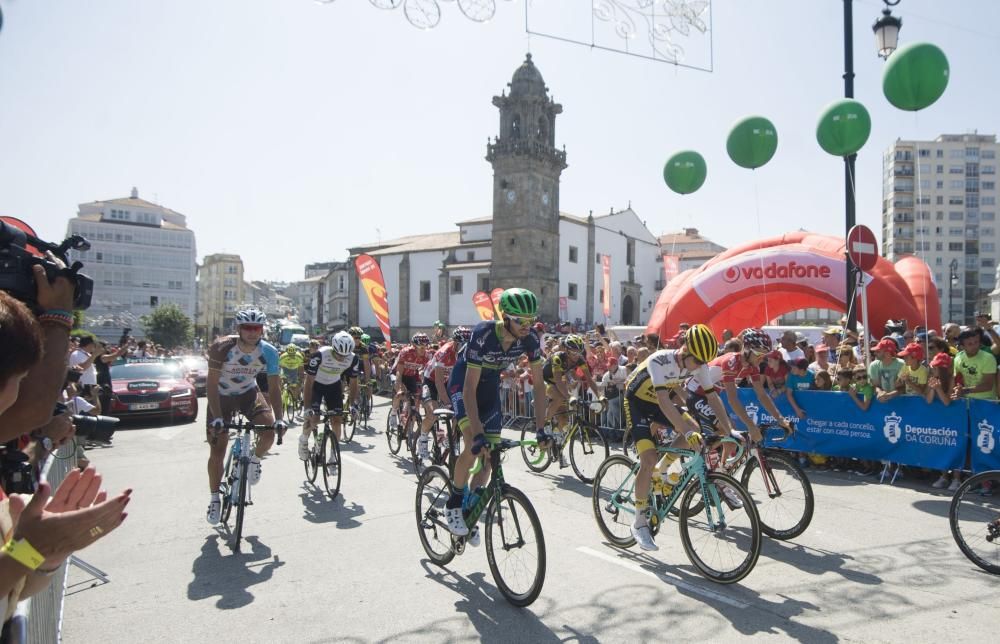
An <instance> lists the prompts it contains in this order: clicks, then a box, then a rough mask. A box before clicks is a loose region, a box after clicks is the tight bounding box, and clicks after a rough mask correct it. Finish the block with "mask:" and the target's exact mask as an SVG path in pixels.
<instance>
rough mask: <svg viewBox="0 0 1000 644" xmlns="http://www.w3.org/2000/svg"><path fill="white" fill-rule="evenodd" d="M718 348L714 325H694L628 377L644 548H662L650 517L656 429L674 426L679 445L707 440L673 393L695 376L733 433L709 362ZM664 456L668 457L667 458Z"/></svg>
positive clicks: (638, 534)
mask: <svg viewBox="0 0 1000 644" xmlns="http://www.w3.org/2000/svg"><path fill="white" fill-rule="evenodd" d="M718 350H719V343H718V341H717V340H716V339H715V335H713V334H712V331H711V329H709V328H708V327H707V326H705V325H704V324H695V325H694V326H692V327H691V328H690V329H688V331H687V333H686V335H685V343H684V345H683V346H682V347H681V348H680V349H677V350H673V349H662V350H660V351H657V352H655V353H653V354H652V355H650V356H649V357H648V358H646V360H644V361H643V362H642V363H640V364H639V366H637V367H636V368H635V371H633V372H632V374H631V375H630V376H629V378H628V380H626V381H625V402H624V407H625V422H626V423H627V425H628V428H629V429H630V431H631V433H632V437H633V438H634V439H635V447H636V452H637V453H638V454H639V473H638V474H637V475H636V478H635V521H634V522H633V524H632V535H633V536H634V537H635V540H636V541H637V542H638V544H639V547H640V548H642V549H643V550H659V548H658V547H657V546H656V544H655V543H654V542H653V535H652V533H651V532H650V530H649V518H648V517H647V510H648V508H649V489H650V484H651V483H652V478H653V470H654V468H655V467H656V461H657V456H658V454H659V452H657V451H656V441H655V439H654V434H653V430H654V429H655V430H656V434H659V430H660V429H661V428H664V427H666V426H669V427H672V428H673V429H674V432H675V434H676V436H675V440H674V442H673V445H674V447H684V446H685V445H689V446H691V447H697V446H699V445H700V444H701V440H702V437H701V434H700V433H699V430H700V428H699V427H698V423H697V422H696V421H695V420H694V419H693V418H692V417H691V415H690V414H688V413H687V412H684V413H682V412H681V411H680V410H679V409H678V408H677V407H676V406H675V405H674V403H673V401H672V400H671V399H670V395H671V391H672V390H676V389H679V388H680V387H681V386H682V385H683V384H684V381H685V380H686V379H687V378H689V377H690V378H692V379H694V381H696V382H697V383H698V385H699V386H701V388H702V390H703V391H705V392H706V393H705V397H706V399H707V401H708V403H709V405H711V407H712V409H713V410H714V411H715V413H716V416H717V417H718V419H719V425H720V427H721V429H722V430H723V432H725V433H726V434H729V433H731V432H732V425H731V424H730V422H729V416H728V415H727V414H726V409H725V407H724V406H723V405H722V399H721V398H719V395H718V394H717V393H716V392H715V389H714V387H713V385H712V377H711V374H710V373H709V370H708V365H707V363H708V362H709V361H710V360H712V359H713V358H715V356H716V354H717V353H718ZM668 456H669V455H668ZM664 460H665V461H666V460H668V459H667V458H666V457H665V459H664ZM669 460H671V461H672V460H673V459H669ZM723 492H724V493H725V491H723Z"/></svg>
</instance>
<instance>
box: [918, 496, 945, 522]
mask: <svg viewBox="0 0 1000 644" xmlns="http://www.w3.org/2000/svg"><path fill="white" fill-rule="evenodd" d="M912 505H913V507H914V508H916V509H917V510H920V511H921V512H926V513H927V514H933V515H934V516H936V517H947V516H948V511H949V510H950V509H951V497H950V496H949V497H947V498H936V499H923V500H920V501H914V502H913V503H912Z"/></svg>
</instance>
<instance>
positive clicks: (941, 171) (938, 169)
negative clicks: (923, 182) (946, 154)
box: [934, 165, 944, 174]
mask: <svg viewBox="0 0 1000 644" xmlns="http://www.w3.org/2000/svg"><path fill="white" fill-rule="evenodd" d="M934 171H935V172H937V173H938V174H944V166H943V165H939V166H934Z"/></svg>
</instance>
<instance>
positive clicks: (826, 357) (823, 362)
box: [809, 342, 833, 375]
mask: <svg viewBox="0 0 1000 644" xmlns="http://www.w3.org/2000/svg"><path fill="white" fill-rule="evenodd" d="M830 367H831V365H830V347H828V346H826V344H824V343H822V342H820V343H819V344H817V345H816V359H815V360H814V361H813V362H811V363H810V364H809V371H810V372H811V373H813V374H815V373H817V372H819V371H831V369H830ZM831 375H833V374H832V373H831Z"/></svg>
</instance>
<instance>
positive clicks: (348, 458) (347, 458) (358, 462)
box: [340, 453, 382, 472]
mask: <svg viewBox="0 0 1000 644" xmlns="http://www.w3.org/2000/svg"><path fill="white" fill-rule="evenodd" d="M340 458H342V459H343V460H345V461H347V462H348V463H354V464H355V465H357V466H358V467H360V468H362V469H365V470H368V471H369V472H382V470H380V469H379V468H377V467H375V466H374V465H369V464H368V463H365V462H364V461H362V460H360V459H357V458H354V457H353V456H347V455H346V454H343V453H341V455H340Z"/></svg>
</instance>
